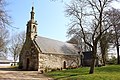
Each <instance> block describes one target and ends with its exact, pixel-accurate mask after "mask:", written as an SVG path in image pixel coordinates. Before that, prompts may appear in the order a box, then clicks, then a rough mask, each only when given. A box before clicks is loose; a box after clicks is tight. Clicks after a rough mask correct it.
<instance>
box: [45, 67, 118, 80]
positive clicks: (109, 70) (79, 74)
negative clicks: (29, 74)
mask: <svg viewBox="0 0 120 80" xmlns="http://www.w3.org/2000/svg"><path fill="white" fill-rule="evenodd" d="M45 75H47V76H50V77H52V78H54V79H55V80H120V65H107V66H104V67H96V68H95V73H94V74H89V68H88V67H82V68H78V69H68V70H63V71H53V72H48V73H45Z"/></svg>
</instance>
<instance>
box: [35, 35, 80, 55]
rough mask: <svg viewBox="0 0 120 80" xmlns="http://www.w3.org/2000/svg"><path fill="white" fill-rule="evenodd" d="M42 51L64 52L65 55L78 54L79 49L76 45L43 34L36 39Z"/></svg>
mask: <svg viewBox="0 0 120 80" xmlns="http://www.w3.org/2000/svg"><path fill="white" fill-rule="evenodd" d="M35 42H36V44H37V45H38V46H39V48H40V50H41V51H42V53H52V54H63V55H78V50H77V48H76V47H75V45H73V44H70V43H65V42H61V41H58V40H53V39H49V38H45V37H41V36H37V37H36V39H35Z"/></svg>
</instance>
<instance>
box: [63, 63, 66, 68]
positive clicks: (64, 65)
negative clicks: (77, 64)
mask: <svg viewBox="0 0 120 80" xmlns="http://www.w3.org/2000/svg"><path fill="white" fill-rule="evenodd" d="M63 68H64V69H66V61H64V63H63Z"/></svg>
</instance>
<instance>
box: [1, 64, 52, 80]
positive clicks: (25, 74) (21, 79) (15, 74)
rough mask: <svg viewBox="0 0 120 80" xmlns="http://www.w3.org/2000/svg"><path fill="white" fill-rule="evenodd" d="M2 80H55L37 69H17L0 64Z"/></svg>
mask: <svg viewBox="0 0 120 80" xmlns="http://www.w3.org/2000/svg"><path fill="white" fill-rule="evenodd" d="M0 80H53V79H52V78H49V77H46V76H44V75H43V74H40V73H38V72H37V71H15V69H13V68H9V67H3V66H0Z"/></svg>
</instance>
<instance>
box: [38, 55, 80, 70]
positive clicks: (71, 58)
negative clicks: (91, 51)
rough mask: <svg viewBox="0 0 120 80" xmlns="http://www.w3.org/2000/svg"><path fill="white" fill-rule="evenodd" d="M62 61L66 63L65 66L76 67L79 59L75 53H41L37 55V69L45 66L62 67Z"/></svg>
mask: <svg viewBox="0 0 120 80" xmlns="http://www.w3.org/2000/svg"><path fill="white" fill-rule="evenodd" d="M64 62H65V63H66V68H70V67H78V66H79V65H80V59H79V57H78V56H75V55H60V54H42V53H41V54H40V55H39V70H44V69H45V68H50V69H61V68H62V69H63V68H64Z"/></svg>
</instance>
